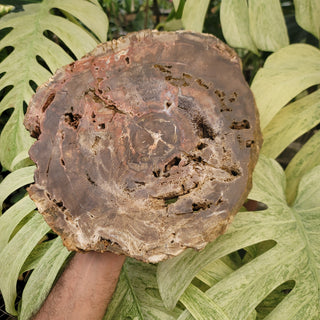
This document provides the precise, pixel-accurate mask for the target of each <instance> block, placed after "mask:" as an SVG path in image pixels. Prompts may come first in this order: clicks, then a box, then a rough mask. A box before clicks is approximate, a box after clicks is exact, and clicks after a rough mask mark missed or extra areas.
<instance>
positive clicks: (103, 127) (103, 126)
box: [98, 123, 106, 130]
mask: <svg viewBox="0 0 320 320" xmlns="http://www.w3.org/2000/svg"><path fill="white" fill-rule="evenodd" d="M105 128H106V124H105V123H99V125H98V129H101V130H103V129H105Z"/></svg>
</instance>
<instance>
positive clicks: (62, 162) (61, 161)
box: [60, 158, 66, 167]
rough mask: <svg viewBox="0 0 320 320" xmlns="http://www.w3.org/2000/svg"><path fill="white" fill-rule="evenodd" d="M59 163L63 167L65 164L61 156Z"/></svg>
mask: <svg viewBox="0 0 320 320" xmlns="http://www.w3.org/2000/svg"><path fill="white" fill-rule="evenodd" d="M60 163H61V165H62V166H63V167H64V166H65V165H66V164H65V163H64V160H63V159H62V158H61V159H60Z"/></svg>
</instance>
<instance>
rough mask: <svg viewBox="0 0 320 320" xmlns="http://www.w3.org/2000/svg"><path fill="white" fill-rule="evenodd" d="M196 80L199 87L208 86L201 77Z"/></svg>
mask: <svg viewBox="0 0 320 320" xmlns="http://www.w3.org/2000/svg"><path fill="white" fill-rule="evenodd" d="M196 82H197V84H198V85H199V86H200V87H202V88H205V89H207V90H208V89H209V86H208V85H207V84H206V83H205V82H204V81H203V80H202V79H197V80H196Z"/></svg>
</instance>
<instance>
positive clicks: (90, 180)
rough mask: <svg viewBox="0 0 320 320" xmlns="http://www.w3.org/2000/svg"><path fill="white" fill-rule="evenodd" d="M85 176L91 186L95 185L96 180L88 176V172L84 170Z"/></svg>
mask: <svg viewBox="0 0 320 320" xmlns="http://www.w3.org/2000/svg"><path fill="white" fill-rule="evenodd" d="M86 177H87V180H88V181H89V182H90V183H91V184H92V185H93V186H96V185H97V184H96V182H95V181H94V180H93V179H92V178H91V177H90V175H89V173H88V172H86Z"/></svg>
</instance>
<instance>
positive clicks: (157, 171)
mask: <svg viewBox="0 0 320 320" xmlns="http://www.w3.org/2000/svg"><path fill="white" fill-rule="evenodd" d="M152 173H153V175H154V176H155V177H156V178H159V177H160V173H161V170H160V169H156V170H153V171H152Z"/></svg>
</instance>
